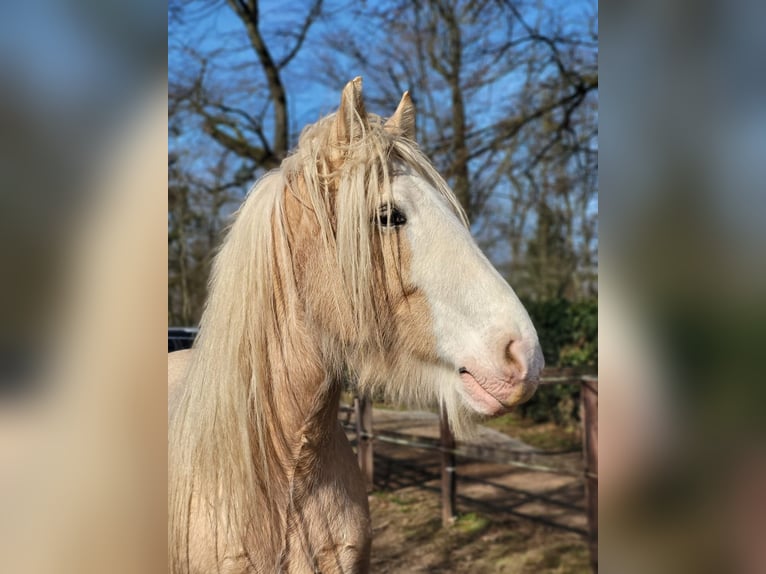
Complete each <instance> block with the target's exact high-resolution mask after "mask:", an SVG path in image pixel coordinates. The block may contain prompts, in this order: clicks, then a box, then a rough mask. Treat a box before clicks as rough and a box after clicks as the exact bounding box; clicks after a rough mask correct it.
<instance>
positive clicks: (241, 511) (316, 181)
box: [168, 115, 467, 569]
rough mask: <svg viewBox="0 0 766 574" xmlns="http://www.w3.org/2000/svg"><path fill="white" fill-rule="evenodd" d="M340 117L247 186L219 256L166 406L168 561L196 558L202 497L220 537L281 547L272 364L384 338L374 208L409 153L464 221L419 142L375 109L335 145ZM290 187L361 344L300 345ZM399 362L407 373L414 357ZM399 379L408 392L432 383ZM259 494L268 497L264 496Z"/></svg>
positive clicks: (344, 365) (338, 370) (331, 371)
mask: <svg viewBox="0 0 766 574" xmlns="http://www.w3.org/2000/svg"><path fill="white" fill-rule="evenodd" d="M332 120H333V116H328V117H326V118H324V119H322V120H320V121H319V122H317V123H316V124H314V125H311V126H309V127H307V128H306V129H305V130H304V131H303V133H302V134H301V137H300V140H299V144H298V147H297V148H296V149H295V150H294V151H293V152H292V154H291V155H290V156H289V157H288V158H286V159H285V160H284V162H283V163H282V166H281V168H280V169H278V170H276V171H273V172H270V173H268V174H267V175H266V176H264V177H263V178H262V179H261V180H260V181H259V182H258V183H257V184H256V185H255V186H254V187H253V189H252V190H251V191H250V192H249V194H248V196H247V198H246V199H245V201H244V203H243V204H242V206H241V208H240V209H239V210H238V212H237V213H236V216H235V218H234V221H233V223H232V225H231V226H230V228H229V230H228V233H227V235H226V238H225V240H224V242H223V244H222V246H221V248H220V251H219V252H218V254H217V256H216V258H215V261H214V264H213V270H212V276H211V280H210V285H209V297H208V301H207V305H206V308H205V311H204V314H203V317H202V320H201V323H200V333H199V337H198V339H197V342H196V343H195V348H196V352H195V353H194V355H193V359H192V361H191V365H190V368H189V371H188V375H187V377H186V380H185V384H184V386H183V388H182V390H181V391H180V394H179V396H178V397H176V398H175V399H174V400H175V401H176V402H175V405H174V408H173V412H172V414H171V421H170V431H169V438H168V440H169V445H168V447H169V455H168V456H169V468H168V474H169V477H168V478H169V490H170V492H169V540H170V541H171V542H170V548H169V553H170V555H171V556H170V559H171V564H183V563H188V559H189V553H190V552H191V551H192V550H190V548H189V542H188V536H189V534H188V533H189V530H190V527H191V525H190V521H191V518H190V517H191V515H192V506H194V505H199V507H200V508H204V510H205V512H206V514H207V516H208V518H209V520H210V523H211V524H216V525H218V524H221V525H223V526H222V528H224V531H218V530H217V531H216V538H220V539H221V540H226V539H229V540H230V539H231V538H232V537H235V538H239V539H242V538H245V537H247V538H250V537H253V536H257V537H258V540H259V544H262V545H263V547H270V548H278V546H279V544H280V541H281V539H282V537H283V535H284V531H285V528H287V526H286V523H285V516H284V514H285V508H286V507H287V506H288V504H289V502H290V501H289V499H290V496H291V494H290V492H289V487H288V485H289V480H290V477H289V471H287V470H285V465H283V464H279V462H280V461H283V460H284V459H285V457H286V456H288V454H287V453H288V444H287V440H288V439H289V438H290V437H285V436H284V435H283V433H281V432H280V431H281V429H280V428H278V427H277V425H276V420H275V417H274V413H275V412H276V411H277V409H278V408H279V407H280V405H282V404H285V402H287V401H290V400H291V398H290V393H291V392H294V390H292V389H280V390H279V392H278V391H277V390H275V388H274V386H273V385H272V373H273V372H274V369H278V368H279V365H282V364H284V363H285V362H286V361H293V362H296V361H297V362H300V364H301V365H305V368H306V369H312V368H313V369H322V370H323V371H325V373H326V377H327V378H330V379H334V380H340V379H341V378H342V377H343V376H344V374H347V373H348V369H349V365H350V363H352V361H350V358H351V355H352V354H353V353H356V352H358V350H359V348H360V347H364V346H369V347H375V346H381V345H383V344H384V342H383V341H382V340H381V333H380V330H379V329H377V328H376V325H377V321H378V314H377V313H376V303H375V301H376V297H375V293H374V283H375V282H374V276H375V273H376V272H378V271H377V270H376V265H379V263H380V262H379V261H378V260H377V259H376V256H375V249H374V238H375V233H376V231H375V227H374V226H372V224H371V214H372V213H374V210H375V208H376V206H377V205H378V204H379V203H380V201H381V198H383V201H389V202H390V201H391V197H392V195H391V184H392V179H393V176H394V173H393V170H394V166H396V165H401V164H404V165H406V166H409V168H411V169H412V170H414V171H415V172H416V173H417V174H418V175H419V176H421V177H423V178H425V179H426V180H427V181H428V182H429V183H431V184H432V185H433V187H434V188H435V189H437V190H438V192H439V193H440V194H441V195H442V196H443V198H444V200H445V201H446V202H447V203H448V205H449V206H451V208H452V209H453V210H454V212H455V213H456V214H458V215H459V217H460V218H461V219H462V221H463V222H464V223H466V224H467V222H466V220H465V215H464V213H463V211H462V209H461V208H460V206H459V204H458V202H457V200H456V198H455V197H454V195H453V193H452V192H451V190H450V189H449V187H448V186H447V185H446V183H445V182H444V180H443V179H442V178H441V176H440V175H439V174H438V173H437V172H436V171H435V169H434V168H433V167H432V166H431V164H430V162H429V161H428V159H427V158H426V157H425V156H424V155H423V154H422V152H421V151H420V150H419V149H418V148H417V146H416V144H415V143H413V142H412V141H410V140H408V139H405V138H403V137H401V136H400V135H398V134H396V133H392V132H391V131H389V130H387V129H385V127H384V125H383V122H382V120H381V119H380V118H379V117H377V116H374V115H370V116H369V118H368V124H369V126H368V127H365V131H364V133H362V134H361V137H359V138H357V139H355V140H353V143H351V144H349V145H345V146H339V145H337V144H335V143H334V140H333V137H332V129H331V128H332ZM288 194H290V195H291V197H292V198H294V199H295V200H297V201H299V202H300V203H302V204H303V206H304V208H305V209H306V210H308V211H309V212H310V213H311V217H312V218H315V222H316V225H317V226H318V228H319V230H320V231H319V234H318V237H316V238H315V241H317V242H320V244H321V248H322V249H323V250H326V252H327V253H329V254H332V257H334V258H335V259H336V260H337V261H338V262H339V265H338V269H339V270H340V276H339V277H338V278H337V280H338V289H336V290H335V299H334V300H332V301H328V302H327V304H328V305H332V306H334V307H337V312H338V313H340V312H341V309H350V310H351V316H350V320H349V321H348V325H349V327H348V328H349V330H350V332H349V333H348V340H353V341H355V346H354V348H338V346H337V345H332V344H330V342H329V341H328V342H327V343H326V344H324V345H322V349H321V351H320V355H321V356H316V353H314V355H308V356H306V355H305V354H304V350H303V349H298V348H295V342H294V339H293V337H292V332H293V330H296V329H297V330H299V329H306V328H307V326H306V325H305V322H304V324H299V321H297V316H298V315H297V313H298V311H297V310H298V301H299V297H300V288H301V287H300V285H298V284H297V282H296V271H295V267H294V265H295V261H294V260H293V256H294V253H293V251H292V246H293V242H292V234H293V230H292V229H291V228H290V225H289V222H288V208H287V206H286V197H288ZM378 232H379V231H378ZM296 357H297V358H296ZM399 367H400V372H401V373H404V374H406V373H407V367H406V365H400V366H399ZM301 368H304V367H301ZM375 368H376V366H375V365H369V366H364V367H363V368H362V369H360V370H358V372H355V373H352V375H353V376H356V377H357V378H358V380H359V384H360V386H362V387H363V389H368V390H369V388H371V387H372V386H374V385H375V384H376V381H375V376H374V374H375V373H374V370H375ZM409 374H410V375H412V376H417V374H415V373H409ZM421 376H422V375H421ZM403 382H404V381H403ZM392 386H393V387H394V388H393V392H394V393H398V394H401V395H408V394H409V395H412V394H413V393H417V392H418V391H416V389H417V388H421V387H426V385H415V384H407V385H404V384H401V385H399V386H398V387H397V385H392ZM436 392H441V391H439V390H437V391H436ZM442 395H443V396H437V397H435V398H436V399H437V400H440V401H441V402H442V404H444V405H445V406H446V407H447V408H448V410H449V411H452V412H451V414H452V415H453V417H454V419H453V420H455V421H459V420H461V415H460V413H459V412H458V411H459V409H460V408H461V407H460V406H459V405H458V404H457V403H458V401H457V400H456V399H455V398H454V397H452V396H451V395H450V394H449V392H448V391H443V392H442ZM408 398H410V399H412V398H413V397H408ZM415 398H417V397H415ZM429 398H431V399H433V398H434V397H429ZM304 414H305V413H304ZM264 501H269V504H267V505H266V506H265V507H264ZM255 513H259V515H257V516H256V515H255ZM216 547H217V548H219V545H218V543H217V542H216ZM277 567H278V565H276V564H275V569H276V568H277Z"/></svg>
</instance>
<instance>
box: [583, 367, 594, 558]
mask: <svg viewBox="0 0 766 574" xmlns="http://www.w3.org/2000/svg"><path fill="white" fill-rule="evenodd" d="M581 389H582V392H581V393H580V400H581V406H582V429H583V434H582V436H583V454H584V458H585V461H584V462H585V498H586V512H587V515H588V545H589V549H590V563H591V568H592V569H593V572H598V378H596V377H587V376H586V377H583V378H582V385H581Z"/></svg>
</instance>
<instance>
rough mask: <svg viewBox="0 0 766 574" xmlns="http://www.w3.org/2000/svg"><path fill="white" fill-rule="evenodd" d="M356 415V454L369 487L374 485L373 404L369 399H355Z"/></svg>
mask: <svg viewBox="0 0 766 574" xmlns="http://www.w3.org/2000/svg"><path fill="white" fill-rule="evenodd" d="M354 411H355V414H356V454H357V458H358V460H359V468H360V469H361V470H362V476H364V478H365V480H366V481H367V485H368V486H370V487H371V486H372V485H373V470H374V469H373V466H372V455H373V453H372V434H373V432H372V402H371V401H370V399H368V398H367V397H355V398H354Z"/></svg>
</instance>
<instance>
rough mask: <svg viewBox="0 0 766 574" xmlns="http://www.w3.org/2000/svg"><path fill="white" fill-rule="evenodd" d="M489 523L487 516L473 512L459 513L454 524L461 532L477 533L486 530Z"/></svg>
mask: <svg viewBox="0 0 766 574" xmlns="http://www.w3.org/2000/svg"><path fill="white" fill-rule="evenodd" d="M489 525H490V521H489V518H487V517H485V516H482V515H480V514H476V513H475V512H469V513H467V514H461V515H460V516H458V517H457V520H455V524H454V526H455V529H456V530H457V531H458V532H460V533H462V534H477V533H479V532H483V531H484V530H486V529H487V528H488V527H489Z"/></svg>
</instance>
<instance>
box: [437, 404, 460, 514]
mask: <svg viewBox="0 0 766 574" xmlns="http://www.w3.org/2000/svg"><path fill="white" fill-rule="evenodd" d="M439 435H440V439H441V451H442V456H441V467H442V526H445V527H446V526H450V525H452V524H453V523H454V522H455V494H456V493H455V486H456V482H455V481H456V478H457V477H456V474H455V454H454V452H453V451H454V450H455V436H454V435H453V434H452V430H450V428H449V420H448V419H447V411H446V410H445V409H444V408H442V409H441V413H440V416H439Z"/></svg>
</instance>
